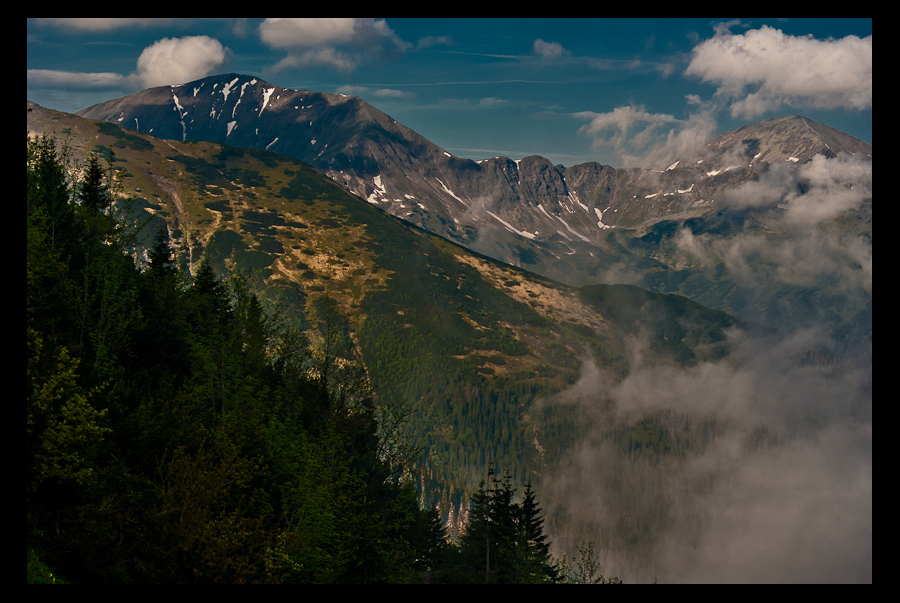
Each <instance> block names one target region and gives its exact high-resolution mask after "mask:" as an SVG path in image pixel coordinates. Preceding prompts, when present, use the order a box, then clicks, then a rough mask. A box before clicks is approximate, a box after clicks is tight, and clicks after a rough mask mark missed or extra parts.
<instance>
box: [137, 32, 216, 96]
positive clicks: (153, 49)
mask: <svg viewBox="0 0 900 603" xmlns="http://www.w3.org/2000/svg"><path fill="white" fill-rule="evenodd" d="M228 55H229V51H228V49H227V48H225V47H223V46H222V44H221V43H220V42H219V41H218V40H216V39H215V38H210V37H209V36H187V37H184V38H163V39H162V40H157V41H156V42H154V43H153V44H151V45H150V46H148V47H147V48H145V49H144V51H143V52H142V53H141V56H140V57H139V58H138V61H137V76H138V77H139V78H140V80H141V82H142V83H143V85H144V86H164V85H166V84H183V83H185V82H190V81H191V80H196V79H200V78H202V77H206V76H207V75H209V74H210V73H212V72H213V71H215V70H216V69H218V68H219V67H221V66H222V65H223V64H224V63H225V61H226V60H227V58H228Z"/></svg>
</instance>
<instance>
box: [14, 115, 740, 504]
mask: <svg viewBox="0 0 900 603" xmlns="http://www.w3.org/2000/svg"><path fill="white" fill-rule="evenodd" d="M28 109H29V112H28V131H29V134H30V135H38V134H53V135H56V136H58V137H60V139H62V138H63V137H65V139H66V140H67V141H68V142H67V144H68V145H69V147H70V149H71V151H72V156H73V159H75V160H80V161H83V160H84V158H86V157H87V156H88V154H89V153H91V152H94V153H99V154H101V155H108V154H109V152H110V151H112V152H113V153H114V156H115V157H114V163H113V167H114V169H115V170H116V171H117V173H118V174H119V176H120V182H121V187H122V194H123V196H124V198H125V199H127V201H123V203H126V204H127V208H128V211H129V212H130V215H131V216H132V218H133V219H135V220H136V221H137V222H138V223H143V224H144V228H143V246H144V247H145V248H146V247H149V245H150V242H151V240H152V237H153V235H154V234H155V232H156V229H158V228H159V227H164V228H166V229H167V230H168V232H169V234H170V237H171V240H172V242H173V244H174V245H175V246H177V247H178V248H180V249H181V250H182V255H181V262H182V263H183V264H184V265H186V266H187V267H189V268H191V269H193V270H194V271H196V269H197V267H198V266H199V264H200V262H201V261H202V260H204V259H205V260H208V261H210V263H211V264H212V265H213V267H214V268H215V270H216V271H217V272H218V273H219V274H224V273H225V271H226V269H228V268H230V269H232V270H234V269H236V270H249V271H251V274H252V283H253V284H254V286H255V287H256V290H257V291H258V292H259V294H260V295H261V297H262V299H263V300H265V301H266V302H267V303H268V305H269V307H275V306H276V305H280V306H281V307H282V308H283V311H284V313H285V316H287V317H288V318H290V320H291V321H292V322H293V323H294V325H296V326H298V327H299V328H301V329H303V330H305V331H306V332H307V333H308V334H309V336H310V337H311V338H312V339H313V341H317V342H318V343H319V344H323V343H324V339H325V338H326V337H337V340H339V341H340V342H342V345H343V346H344V347H343V348H342V349H343V351H342V352H341V353H340V355H341V356H342V358H343V361H342V362H353V361H354V359H356V358H361V359H362V361H363V363H364V366H365V369H366V371H367V373H368V376H369V379H370V381H371V382H372V384H373V385H374V387H375V388H376V392H377V393H378V395H379V396H380V400H381V401H382V403H383V404H385V405H387V406H389V405H392V404H400V405H403V406H404V407H406V408H407V409H408V410H410V411H411V414H410V419H409V430H410V431H409V433H410V434H411V437H413V438H414V440H415V443H416V444H417V445H420V446H422V448H423V449H424V450H425V451H426V453H428V455H429V458H430V461H429V463H430V465H429V467H428V473H429V475H432V476H434V477H435V478H441V479H442V480H444V481H446V482H447V483H449V484H452V485H453V488H454V489H453V490H452V491H453V492H455V493H456V494H455V497H456V498H455V500H454V501H450V500H445V502H444V509H447V508H448V507H449V505H450V504H451V502H453V504H455V505H457V507H458V505H459V503H460V499H459V496H460V494H461V493H462V492H463V491H464V489H466V488H469V489H471V488H474V487H475V486H476V485H477V480H478V479H479V477H480V476H481V475H482V473H481V472H482V471H483V469H484V467H485V464H486V459H494V460H495V461H496V462H498V463H502V464H503V465H504V466H506V467H509V468H510V470H511V471H512V472H513V474H514V476H515V478H516V480H517V482H520V483H524V481H525V476H526V471H531V472H533V474H534V475H536V476H539V475H540V473H541V469H540V467H541V466H542V465H545V464H547V463H548V462H550V461H551V460H552V459H553V458H554V457H555V455H556V454H558V453H559V452H560V451H561V450H563V449H564V448H565V446H564V444H563V443H562V442H563V441H564V440H565V438H568V437H570V435H564V432H562V431H560V432H554V431H552V430H550V429H549V428H548V426H549V425H552V424H554V423H555V422H556V421H557V420H559V417H558V416H555V415H554V414H553V413H550V414H549V415H548V414H547V413H546V412H543V411H542V412H541V413H538V412H536V411H535V410H534V409H533V405H534V404H535V401H536V400H537V399H538V398H539V397H541V396H544V395H548V394H551V393H554V392H559V391H561V390H563V389H565V388H566V387H569V386H571V385H572V384H573V383H574V382H575V381H576V380H577V379H578V376H579V374H580V369H581V367H582V365H583V364H584V362H585V359H586V358H590V359H591V360H590V361H591V362H594V361H596V362H598V363H599V364H600V365H601V366H603V367H605V368H607V369H609V370H611V371H613V372H614V373H616V374H625V373H626V372H627V371H628V364H629V360H628V358H627V357H626V356H627V355H626V352H625V344H626V341H627V340H629V339H630V338H634V337H635V336H637V335H638V334H640V336H641V337H643V338H646V341H647V346H648V351H650V352H652V355H653V356H654V357H656V358H657V359H658V360H660V361H663V360H666V361H671V362H676V363H680V364H688V365H690V364H693V363H696V362H699V361H702V360H706V359H711V358H718V357H721V356H722V355H723V354H725V353H726V350H727V345H728V344H727V341H726V337H725V335H724V330H725V329H728V328H730V327H733V326H735V325H737V324H739V322H738V321H736V320H735V319H734V318H732V317H731V316H729V315H727V314H724V313H721V312H716V311H714V310H710V309H707V308H704V307H702V306H700V305H698V304H695V303H693V302H690V301H689V300H687V299H685V298H682V297H678V296H671V295H658V294H649V293H647V292H646V291H643V290H641V289H638V288H637V287H630V286H627V285H619V286H609V285H602V286H595V287H593V288H590V289H587V288H585V289H577V288H574V287H571V286H569V285H565V284H562V283H559V282H555V281H552V280H550V279H547V278H545V277H542V276H540V275H537V274H534V273H530V272H528V271H525V270H522V269H520V268H517V267H514V266H510V265H507V264H503V263H501V262H498V261H496V260H494V259H492V258H488V257H486V256H483V255H480V254H477V253H473V252H471V251H469V250H467V249H466V248H464V247H461V246H459V245H457V244H455V243H453V242H451V241H449V240H447V239H443V238H441V237H439V236H437V235H434V234H432V233H429V232H428V231H426V230H423V229H421V228H418V227H416V226H414V225H411V224H409V223H407V222H404V221H402V220H399V219H397V218H396V217H393V216H391V215H390V214H388V213H387V212H385V211H384V210H383V209H381V208H380V207H376V206H375V205H373V204H370V203H366V202H365V201H364V200H362V199H360V198H358V197H355V196H353V195H351V194H349V193H348V192H347V191H346V190H344V189H343V188H341V187H339V186H337V185H336V184H335V183H333V182H332V181H331V180H329V179H328V178H326V177H325V176H323V175H321V174H320V173H318V172H317V171H315V170H313V169H312V168H310V167H309V166H307V165H305V164H303V163H301V162H300V161H298V160H296V159H293V158H291V157H288V156H285V155H280V154H277V153H274V152H270V151H265V150H257V149H252V148H241V147H231V146H227V145H221V144H217V143H206V142H192V141H171V140H164V139H159V138H156V137H153V136H151V135H148V134H143V133H136V132H134V131H129V130H126V129H124V128H121V127H119V126H116V125H112V124H110V123H108V122H103V121H95V120H89V119H85V118H81V117H78V116H74V115H70V114H65V113H60V112H56V111H52V110H49V109H45V108H43V107H40V106H38V105H35V104H34V103H28ZM322 308H329V309H330V310H329V311H331V312H332V317H331V319H330V321H331V323H330V324H331V326H330V327H329V328H331V329H336V330H332V331H330V333H331V334H330V335H327V334H326V333H325V332H324V331H323V330H322V323H321V318H320V317H321V311H322ZM335 333H337V335H335ZM566 420H569V419H566ZM539 438H540V439H539ZM560 438H563V440H560ZM444 496H445V497H448V496H450V494H449V493H448V492H445V493H444ZM457 517H458V511H457Z"/></svg>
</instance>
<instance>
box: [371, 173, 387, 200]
mask: <svg viewBox="0 0 900 603" xmlns="http://www.w3.org/2000/svg"><path fill="white" fill-rule="evenodd" d="M373 182H374V183H375V190H374V191H372V194H371V195H369V196H368V197H366V201H368V202H369V203H372V204H375V203H378V198H377V197H379V196H381V197H384V196H385V195H387V189H386V188H385V187H384V184H382V183H381V174H378V175H377V176H375V178H374V179H373Z"/></svg>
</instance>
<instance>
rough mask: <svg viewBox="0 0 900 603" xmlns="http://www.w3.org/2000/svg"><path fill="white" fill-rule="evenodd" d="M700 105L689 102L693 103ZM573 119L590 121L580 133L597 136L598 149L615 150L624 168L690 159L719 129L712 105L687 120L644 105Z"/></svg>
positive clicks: (584, 112) (619, 108) (691, 102)
mask: <svg viewBox="0 0 900 603" xmlns="http://www.w3.org/2000/svg"><path fill="white" fill-rule="evenodd" d="M698 102H699V99H689V103H690V104H697V103H698ZM572 116H573V117H575V118H576V119H589V120H590V123H589V124H587V125H585V126H582V127H581V128H580V129H579V132H580V133H582V134H588V135H592V136H594V137H595V139H594V146H595V147H599V146H611V147H613V149H614V150H615V152H616V153H617V154H618V155H619V157H620V160H621V161H622V166H621V167H646V168H659V167H660V166H661V165H662V164H665V163H667V162H669V163H671V160H673V159H676V158H683V157H687V156H690V155H691V154H693V153H694V152H695V151H697V150H699V149H700V148H702V146H703V145H704V144H705V143H706V141H707V140H709V138H710V136H711V135H712V133H713V131H714V130H715V127H716V121H715V118H714V114H713V109H712V106H711V105H703V106H702V107H701V109H700V110H699V111H698V112H696V113H694V114H693V115H691V116H690V117H689V118H688V119H686V120H683V119H678V118H676V117H675V116H673V115H669V114H667V113H649V112H648V111H647V110H646V109H645V107H644V106H642V105H641V106H637V107H636V106H633V105H632V106H623V107H616V108H615V109H613V110H612V111H610V112H608V113H594V112H592V111H582V112H580V113H574V114H573V115H572ZM660 169H661V168H660Z"/></svg>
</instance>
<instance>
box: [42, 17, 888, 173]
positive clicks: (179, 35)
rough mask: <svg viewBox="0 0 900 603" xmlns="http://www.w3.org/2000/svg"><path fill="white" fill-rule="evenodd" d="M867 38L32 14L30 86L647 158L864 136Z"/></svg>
mask: <svg viewBox="0 0 900 603" xmlns="http://www.w3.org/2000/svg"><path fill="white" fill-rule="evenodd" d="M871 36H872V20H871V19H858V20H854V19H796V20H778V19H770V20H767V19H721V20H710V19H28V35H27V44H28V52H27V69H28V78H27V92H28V99H29V100H33V101H35V102H37V103H38V104H41V105H43V106H46V107H49V108H52V109H58V110H61V111H69V112H72V111H76V110H78V109H81V108H84V107H87V106H89V105H92V104H94V103H98V102H101V101H104V100H108V99H111V98H116V97H119V96H123V95H125V94H129V93H131V92H135V91H137V90H140V89H143V88H147V87H150V86H158V85H165V84H180V83H185V82H188V81H191V80H193V79H198V78H201V77H204V76H207V75H212V74H216V73H227V72H237V73H244V74H248V75H255V76H257V77H260V78H262V79H264V80H266V81H268V82H270V83H272V84H276V85H279V86H282V87H285V88H298V89H307V90H314V91H318V92H341V93H344V94H355V95H357V96H359V97H361V98H362V99H363V100H365V101H367V102H369V103H372V104H373V105H375V106H376V107H378V108H379V109H381V110H382V111H384V112H386V113H388V114H389V115H391V117H393V118H394V119H396V120H397V121H400V122H401V123H403V124H405V125H407V126H409V127H410V128H412V129H413V130H415V131H417V132H419V133H420V134H422V135H423V136H425V137H426V138H428V139H429V140H431V141H432V142H434V143H435V144H437V145H439V146H441V147H442V148H444V149H445V150H447V151H449V152H451V153H453V154H455V155H457V156H460V157H467V158H471V159H483V158H485V157H493V156H496V155H507V156H509V157H512V158H513V159H519V158H521V157H524V156H527V155H541V156H544V157H547V158H548V159H550V160H551V161H553V162H554V163H561V164H563V165H566V166H571V165H575V164H578V163H583V162H585V161H599V162H601V163H603V164H608V165H613V166H616V167H623V166H632V165H640V166H644V167H657V166H660V165H661V164H663V163H665V162H666V161H668V160H670V159H671V157H673V156H677V155H678V154H679V153H685V152H689V151H690V150H691V149H693V148H696V147H697V146H698V145H700V144H702V143H703V141H705V140H706V139H707V138H708V137H709V136H712V135H715V134H718V133H721V132H726V131H729V130H734V129H735V128H738V127H740V126H742V125H745V124H749V123H753V122H756V121H760V120H762V119H766V118H769V117H775V116H778V115H792V114H802V115H805V116H807V117H810V118H811V119H814V120H816V121H820V122H822V123H825V124H828V125H830V126H832V127H835V128H838V129H840V130H843V131H845V132H847V133H849V134H852V135H854V136H856V137H858V138H861V139H863V140H866V141H868V142H870V143H871V142H872V37H871ZM663 167H665V166H663Z"/></svg>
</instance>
